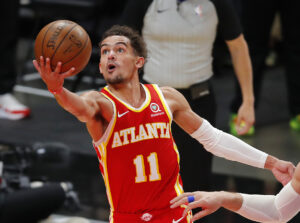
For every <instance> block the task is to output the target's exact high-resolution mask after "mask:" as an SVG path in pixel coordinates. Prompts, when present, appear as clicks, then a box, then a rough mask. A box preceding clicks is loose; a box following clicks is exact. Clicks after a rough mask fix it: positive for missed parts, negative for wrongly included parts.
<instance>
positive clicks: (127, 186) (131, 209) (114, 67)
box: [33, 26, 294, 223]
mask: <svg viewBox="0 0 300 223" xmlns="http://www.w3.org/2000/svg"><path fill="white" fill-rule="evenodd" d="M145 58H146V48H145V43H144V41H143V39H142V38H141V37H140V36H139V35H138V33H137V32H135V31H133V30H132V29H130V28H129V27H126V26H113V27H112V28H111V29H109V30H108V31H106V32H105V33H104V35H103V37H102V41H101V42H100V63H99V69H100V72H101V73H102V74H103V76H104V78H105V80H106V82H107V86H106V87H104V88H103V89H102V90H101V92H98V91H90V92H87V93H85V94H83V95H81V96H78V95H76V94H74V93H72V92H70V91H69V90H67V89H66V88H64V87H63V84H64V79H65V78H66V77H68V76H71V75H72V74H73V72H74V70H75V69H74V68H71V69H70V70H69V71H67V72H65V73H61V72H60V70H61V62H59V63H58V64H57V66H56V68H55V69H54V71H52V70H51V68H50V59H49V58H46V59H44V58H43V57H41V58H40V63H39V64H38V62H37V61H36V60H34V61H33V63H34V66H35V68H36V69H37V70H38V72H39V73H40V75H41V77H42V79H43V81H44V82H45V84H46V85H47V88H48V89H49V91H50V92H52V93H53V94H54V96H55V98H56V100H57V102H58V103H59V104H60V105H61V106H62V107H63V108H64V109H65V110H67V111H68V112H70V113H71V114H73V115H74V116H75V117H77V118H78V119H79V120H80V121H81V122H84V123H86V126H87V130H88V132H89V134H90V135H91V137H92V139H93V144H94V147H95V150H96V152H97V155H98V158H99V162H100V165H99V166H100V169H101V173H102V175H103V178H104V181H105V185H106V191H107V196H108V200H109V203H110V207H111V215H110V222H114V223H119V222H131V223H135V222H145V221H150V222H154V223H158V222H164V223H165V222H170V223H171V222H172V221H173V222H180V223H183V222H190V216H189V215H187V216H186V217H184V219H181V217H182V213H183V210H184V207H177V208H174V209H171V208H170V207H169V201H170V200H171V199H172V198H173V197H175V196H177V195H180V194H181V193H183V189H182V185H181V178H180V176H179V155H178V151H177V148H176V145H175V143H174V140H173V137H172V134H171V129H170V126H171V122H172V120H175V121H176V123H177V124H178V125H179V126H181V127H182V128H183V129H184V130H185V131H186V132H187V133H189V134H191V136H192V137H194V138H196V139H197V140H198V141H199V142H200V143H202V144H203V145H204V146H205V148H206V149H207V150H208V151H210V152H212V153H214V154H216V155H219V156H223V157H225V158H228V159H231V160H236V161H240V162H243V163H245V164H249V165H252V166H256V167H261V168H268V169H270V170H272V171H273V173H274V174H275V176H276V178H277V179H279V180H280V181H281V182H282V183H286V182H288V181H289V180H290V179H291V177H292V174H293V170H294V166H293V165H292V164H291V163H290V162H286V161H282V160H278V159H277V158H275V157H273V156H270V155H267V154H266V153H264V152H261V151H259V150H256V149H255V148H253V147H251V146H249V145H247V144H245V143H244V142H242V141H241V140H239V139H237V138H235V137H233V136H231V135H229V134H226V133H223V132H222V131H219V130H217V129H215V128H214V127H212V126H211V125H210V124H209V123H208V122H207V121H206V120H204V119H202V118H201V117H199V116H198V115H196V114H195V113H194V112H193V111H192V110H191V108H190V106H189V104H188V103H187V101H186V100H185V98H184V97H183V96H182V95H181V94H180V93H179V92H178V91H176V90H175V89H173V88H170V87H158V86H157V85H155V84H153V85H152V84H148V85H143V84H141V83H140V82H139V75H138V73H139V70H140V69H142V68H143V65H144V63H145ZM186 149H188V148H186Z"/></svg>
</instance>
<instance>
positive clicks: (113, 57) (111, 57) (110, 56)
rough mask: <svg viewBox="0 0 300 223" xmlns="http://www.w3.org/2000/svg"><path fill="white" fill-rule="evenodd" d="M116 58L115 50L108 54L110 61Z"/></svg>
mask: <svg viewBox="0 0 300 223" xmlns="http://www.w3.org/2000/svg"><path fill="white" fill-rule="evenodd" d="M115 58H116V53H115V52H114V51H113V50H110V51H109V53H108V59H109V60H113V59H115Z"/></svg>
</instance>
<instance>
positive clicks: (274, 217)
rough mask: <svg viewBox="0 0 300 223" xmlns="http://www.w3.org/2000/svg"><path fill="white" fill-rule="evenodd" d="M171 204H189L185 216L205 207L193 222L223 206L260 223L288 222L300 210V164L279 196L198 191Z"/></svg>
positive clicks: (175, 199)
mask: <svg viewBox="0 0 300 223" xmlns="http://www.w3.org/2000/svg"><path fill="white" fill-rule="evenodd" d="M189 196H193V197H194V202H191V203H188V197H189ZM170 203H171V208H176V207H178V206H180V205H182V204H188V205H187V208H186V210H185V211H184V213H183V215H184V216H185V215H186V214H187V212H188V211H190V210H191V209H194V208H197V207H201V208H202V210H201V211H200V212H198V213H196V214H195V215H194V216H193V218H192V221H195V220H197V219H200V218H202V217H204V216H206V215H208V214H211V213H213V212H215V211H217V210H218V209H219V208H220V207H223V208H226V209H228V210H231V211H233V212H236V213H238V214H240V215H242V216H244V217H245V218H248V219H251V220H253V221H257V222H287V221H289V220H291V219H292V218H293V217H294V216H295V215H296V214H297V213H298V212H299V211H300V163H298V165H297V168H296V170H295V174H294V176H293V179H292V181H291V182H290V183H288V184H287V185H285V186H284V187H283V188H282V190H281V191H280V192H279V193H278V194H277V195H276V196H275V195H256V194H253V195H250V194H239V193H230V192H225V191H218V192H200V191H197V192H192V193H183V194H181V195H179V196H178V197H176V198H174V199H173V200H171V202H170Z"/></svg>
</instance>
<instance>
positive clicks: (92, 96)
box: [80, 90, 105, 99]
mask: <svg viewBox="0 0 300 223" xmlns="http://www.w3.org/2000/svg"><path fill="white" fill-rule="evenodd" d="M80 96H81V97H83V98H86V99H102V98H105V97H104V96H103V95H102V94H101V93H100V92H99V91H95V90H92V91H86V92H83V93H82V94H81V95H80Z"/></svg>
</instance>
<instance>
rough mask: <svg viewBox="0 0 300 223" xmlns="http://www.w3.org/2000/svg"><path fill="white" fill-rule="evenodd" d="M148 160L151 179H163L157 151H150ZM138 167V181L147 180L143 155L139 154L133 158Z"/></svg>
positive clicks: (136, 180) (136, 179)
mask: <svg viewBox="0 0 300 223" xmlns="http://www.w3.org/2000/svg"><path fill="white" fill-rule="evenodd" d="M147 161H148V163H149V166H150V175H149V181H157V180H160V179H161V175H160V173H159V167H158V160H157V153H150V155H149V156H148V157H147ZM133 163H134V165H135V169H136V177H135V182H136V183H142V182H147V176H146V174H145V162H144V157H143V155H137V156H136V157H135V159H134V160H133Z"/></svg>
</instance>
